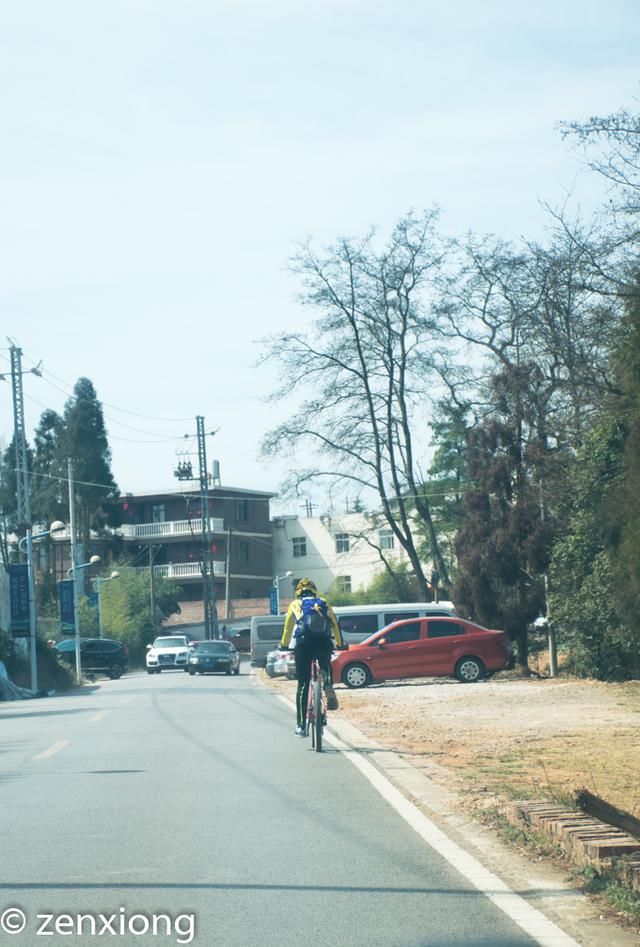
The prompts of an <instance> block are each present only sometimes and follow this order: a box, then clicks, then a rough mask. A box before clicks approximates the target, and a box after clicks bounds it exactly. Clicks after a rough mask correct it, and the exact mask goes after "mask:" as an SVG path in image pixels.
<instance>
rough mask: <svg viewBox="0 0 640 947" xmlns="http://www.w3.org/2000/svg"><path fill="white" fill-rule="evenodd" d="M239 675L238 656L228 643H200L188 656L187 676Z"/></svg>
mask: <svg viewBox="0 0 640 947" xmlns="http://www.w3.org/2000/svg"><path fill="white" fill-rule="evenodd" d="M214 671H224V673H225V674H239V673H240V655H239V654H238V652H237V651H236V649H235V648H234V647H233V645H232V644H231V642H230V641H200V642H199V643H198V644H197V645H196V647H195V648H194V649H193V651H192V652H191V654H190V656H189V674H191V675H192V676H193V675H194V674H208V673H211V672H214Z"/></svg>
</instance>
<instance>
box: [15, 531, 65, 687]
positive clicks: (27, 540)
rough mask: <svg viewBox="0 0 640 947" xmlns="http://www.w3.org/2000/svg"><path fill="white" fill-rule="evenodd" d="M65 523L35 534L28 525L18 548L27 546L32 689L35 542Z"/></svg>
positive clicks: (35, 683) (35, 675) (34, 670)
mask: <svg viewBox="0 0 640 947" xmlns="http://www.w3.org/2000/svg"><path fill="white" fill-rule="evenodd" d="M65 528H66V527H65V525H64V523H61V522H60V520H56V521H55V522H54V523H52V524H51V526H50V527H49V529H46V530H44V532H42V533H36V534H35V536H34V535H33V532H32V530H31V526H27V534H26V536H23V537H22V539H21V540H20V542H19V543H18V550H19V551H20V552H22V551H23V548H24V546H26V547H27V584H28V586H29V651H30V662H31V690H32V691H37V690H38V660H37V651H36V630H37V629H36V583H35V574H34V569H33V543H34V541H36V542H37V541H38V540H39V539H44V538H45V536H50V535H51V534H52V533H58V532H60V530H61V529H65Z"/></svg>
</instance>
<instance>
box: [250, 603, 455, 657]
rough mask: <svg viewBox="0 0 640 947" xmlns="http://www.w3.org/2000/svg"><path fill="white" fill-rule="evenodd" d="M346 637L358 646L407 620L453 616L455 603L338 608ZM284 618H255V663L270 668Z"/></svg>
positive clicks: (267, 616) (338, 617)
mask: <svg viewBox="0 0 640 947" xmlns="http://www.w3.org/2000/svg"><path fill="white" fill-rule="evenodd" d="M334 612H335V613H336V618H337V619H338V622H339V623H340V630H341V632H342V637H343V638H344V640H345V641H346V642H348V644H358V643H359V642H360V641H364V639H365V638H368V637H369V635H372V634H374V632H376V631H379V630H380V629H381V628H386V627H387V625H391V624H392V623H393V622H394V621H401V620H402V619H403V618H425V617H426V616H427V615H431V616H438V615H443V616H452V615H455V614H457V613H456V610H455V607H454V605H453V602H403V603H401V604H391V605H338V606H337V607H336V608H334ZM284 619H285V616H284V615H259V616H257V617H255V618H252V619H251V664H252V665H253V667H262V668H263V667H266V664H267V654H268V653H269V652H270V651H275V650H276V648H277V647H278V644H279V643H280V638H281V637H282V629H283V627H284Z"/></svg>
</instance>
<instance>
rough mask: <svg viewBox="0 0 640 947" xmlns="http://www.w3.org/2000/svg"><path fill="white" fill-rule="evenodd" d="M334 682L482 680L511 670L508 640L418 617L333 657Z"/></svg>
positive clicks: (456, 622)
mask: <svg viewBox="0 0 640 947" xmlns="http://www.w3.org/2000/svg"><path fill="white" fill-rule="evenodd" d="M332 661H333V663H332V669H333V678H334V681H342V683H343V684H346V685H347V687H366V686H367V685H369V684H373V683H376V682H378V681H387V680H390V679H392V678H406V677H453V676H455V677H457V679H458V680H459V681H461V682H462V683H472V682H474V681H480V680H482V678H483V677H486V676H487V675H488V674H491V673H492V672H494V671H501V670H504V669H505V668H508V667H510V665H511V652H510V649H509V638H508V636H507V635H506V633H505V632H503V631H495V630H490V629H488V628H483V627H482V626H481V625H476V624H475V623H474V622H470V621H465V620H463V619H461V618H445V617H438V618H422V619H419V620H417V621H416V620H412V621H399V622H395V623H394V624H392V625H389V627H388V628H383V629H382V631H378V632H376V633H375V634H373V635H371V636H370V637H369V638H367V639H366V641H363V642H361V643H360V644H355V645H349V650H348V651H339V652H336V653H335V654H334V656H333V658H332Z"/></svg>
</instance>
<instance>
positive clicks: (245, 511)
mask: <svg viewBox="0 0 640 947" xmlns="http://www.w3.org/2000/svg"><path fill="white" fill-rule="evenodd" d="M248 519H249V501H248V500H236V523H246V522H247V521H248Z"/></svg>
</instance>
